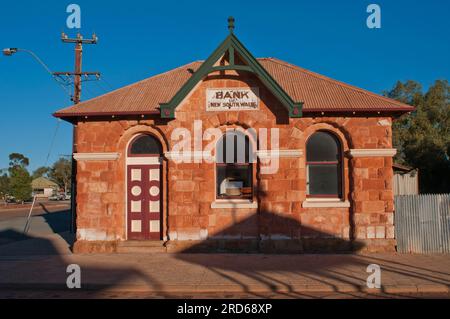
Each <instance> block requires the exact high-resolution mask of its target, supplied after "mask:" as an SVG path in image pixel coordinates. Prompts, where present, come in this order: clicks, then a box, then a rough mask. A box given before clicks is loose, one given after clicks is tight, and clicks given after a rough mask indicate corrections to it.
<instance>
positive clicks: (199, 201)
mask: <svg viewBox="0 0 450 319" xmlns="http://www.w3.org/2000/svg"><path fill="white" fill-rule="evenodd" d="M255 86H257V87H259V88H260V96H261V101H260V111H239V112H236V111H228V112H206V111H205V105H206V101H205V89H206V88H221V87H255ZM194 120H202V123H203V129H204V130H205V129H207V128H209V127H218V128H221V129H222V130H225V128H226V127H232V126H233V127H243V128H248V127H252V128H255V129H259V128H268V129H270V128H278V129H279V135H280V149H286V150H287V149H299V150H302V151H303V155H302V156H300V157H297V158H280V159H279V161H280V162H279V165H280V168H279V170H278V172H277V173H276V174H272V175H262V174H259V173H257V172H255V174H254V183H255V185H256V186H257V188H258V191H257V193H258V196H256V200H257V201H258V207H259V208H258V209H259V211H258V209H216V208H211V203H212V202H214V200H215V165H214V164H208V163H181V164H177V163H175V162H174V161H171V160H167V159H166V160H165V161H164V166H163V171H164V176H163V182H164V183H165V185H164V192H163V194H164V205H163V207H164V212H163V215H164V220H163V224H164V238H165V239H170V240H178V241H180V240H188V239H189V240H204V239H205V238H209V239H214V238H216V239H218V238H221V239H234V240H246V239H252V238H256V237H258V236H261V238H263V239H271V240H288V239H300V238H340V239H342V240H344V241H348V240H349V238H350V237H354V238H356V240H360V241H363V242H364V243H365V244H366V245H368V249H369V250H370V249H372V250H378V248H377V247H381V246H382V247H385V249H392V247H393V245H394V242H393V240H392V238H393V193H392V176H393V173H392V159H391V158H388V157H386V158H384V157H379V158H377V157H370V158H349V157H348V156H344V157H343V177H344V181H343V184H344V187H343V190H344V191H343V193H344V200H348V201H350V203H351V207H350V208H303V207H302V203H303V202H304V201H305V199H306V170H305V142H306V139H307V138H308V136H310V135H311V134H312V133H313V132H315V131H317V130H329V131H331V132H333V133H334V134H336V136H337V137H338V138H339V140H340V142H341V144H342V147H343V152H344V153H346V152H347V151H348V150H349V149H354V148H356V149H358V148H370V149H376V148H391V147H392V144H391V141H392V133H391V126H390V123H391V119H390V118H386V117H369V118H367V117H352V116H350V115H349V117H328V116H327V115H326V114H325V115H324V116H323V117H320V118H319V117H317V118H307V117H304V118H299V119H289V118H288V115H287V112H286V110H285V109H284V108H283V107H282V106H281V105H280V103H279V102H278V101H277V100H276V99H275V98H274V97H273V96H272V95H271V94H270V93H269V92H268V91H267V90H265V89H264V87H263V85H262V84H261V83H259V81H258V80H255V79H253V78H251V77H248V78H245V77H240V78H236V77H233V76H227V77H226V78H220V77H219V78H218V77H215V76H212V77H210V78H208V79H206V80H205V81H203V82H201V83H200V84H199V85H198V86H197V87H196V88H195V89H194V91H193V92H191V94H190V95H189V96H188V98H187V99H186V100H185V101H184V102H183V103H182V104H181V105H180V106H179V107H178V108H177V111H176V119H175V120H171V121H163V120H161V119H157V118H156V117H154V118H151V117H150V116H146V117H144V118H137V119H134V120H120V119H114V118H110V119H106V120H101V121H100V120H95V119H85V120H84V121H81V122H79V123H78V130H77V134H78V135H77V139H78V150H77V151H78V152H79V153H91V152H118V153H119V154H120V157H119V159H118V160H117V161H93V162H89V161H86V162H84V161H78V175H77V183H78V193H77V203H78V207H77V215H78V219H77V226H78V239H79V240H85V241H88V240H92V241H113V240H125V239H126V227H125V225H126V222H125V221H126V212H125V207H126V206H125V157H126V145H127V143H128V141H129V140H130V139H131V138H132V136H134V135H135V134H137V133H144V132H148V133H151V134H154V135H156V136H157V137H158V138H159V139H160V141H161V143H162V144H163V148H164V151H168V150H171V148H172V146H173V145H172V144H173V143H172V142H171V133H172V131H173V130H174V129H175V128H177V127H184V128H188V129H190V130H191V134H192V136H193V132H192V130H193V128H192V126H193V121H194ZM207 143H208V141H204V142H203V146H206V144H207ZM383 245H384V246H383ZM374 247H375V248H374ZM386 247H387V248H386ZM383 249H384V248H383Z"/></svg>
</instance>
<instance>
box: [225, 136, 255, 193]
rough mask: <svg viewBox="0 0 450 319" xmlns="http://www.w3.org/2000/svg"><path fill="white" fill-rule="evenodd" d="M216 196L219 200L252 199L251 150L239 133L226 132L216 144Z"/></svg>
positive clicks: (247, 142)
mask: <svg viewBox="0 0 450 319" xmlns="http://www.w3.org/2000/svg"><path fill="white" fill-rule="evenodd" d="M216 194H217V195H216V196H217V198H219V199H232V198H237V199H252V197H253V150H252V146H251V143H250V140H249V137H248V136H247V135H245V134H244V133H242V132H240V131H228V132H227V133H225V134H224V135H223V136H222V137H221V139H220V140H219V141H218V142H217V148H216Z"/></svg>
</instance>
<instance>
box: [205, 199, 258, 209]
mask: <svg viewBox="0 0 450 319" xmlns="http://www.w3.org/2000/svg"><path fill="white" fill-rule="evenodd" d="M211 208H258V203H257V202H255V201H250V200H247V199H217V200H216V201H215V202H212V203H211Z"/></svg>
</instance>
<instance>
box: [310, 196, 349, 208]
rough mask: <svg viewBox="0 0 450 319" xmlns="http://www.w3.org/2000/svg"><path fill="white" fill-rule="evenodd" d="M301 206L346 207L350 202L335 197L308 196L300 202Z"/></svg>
mask: <svg viewBox="0 0 450 319" xmlns="http://www.w3.org/2000/svg"><path fill="white" fill-rule="evenodd" d="M302 207H303V208H315V207H319V208H320V207H336V208H348V207H350V202H349V201H348V200H341V199H336V198H308V199H306V200H305V201H304V202H303V203H302Z"/></svg>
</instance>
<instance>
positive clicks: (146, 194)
mask: <svg viewBox="0 0 450 319" xmlns="http://www.w3.org/2000/svg"><path fill="white" fill-rule="evenodd" d="M160 158H161V144H160V143H159V141H158V140H156V139H155V138H154V137H153V136H151V135H139V136H137V137H136V138H134V139H133V140H132V142H131V143H130V147H129V149H128V156H127V233H128V239H129V240H161V238H162V222H161V216H162V214H161V212H162V200H161V199H162V194H161V193H162V187H161V163H160V161H161V160H160Z"/></svg>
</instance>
